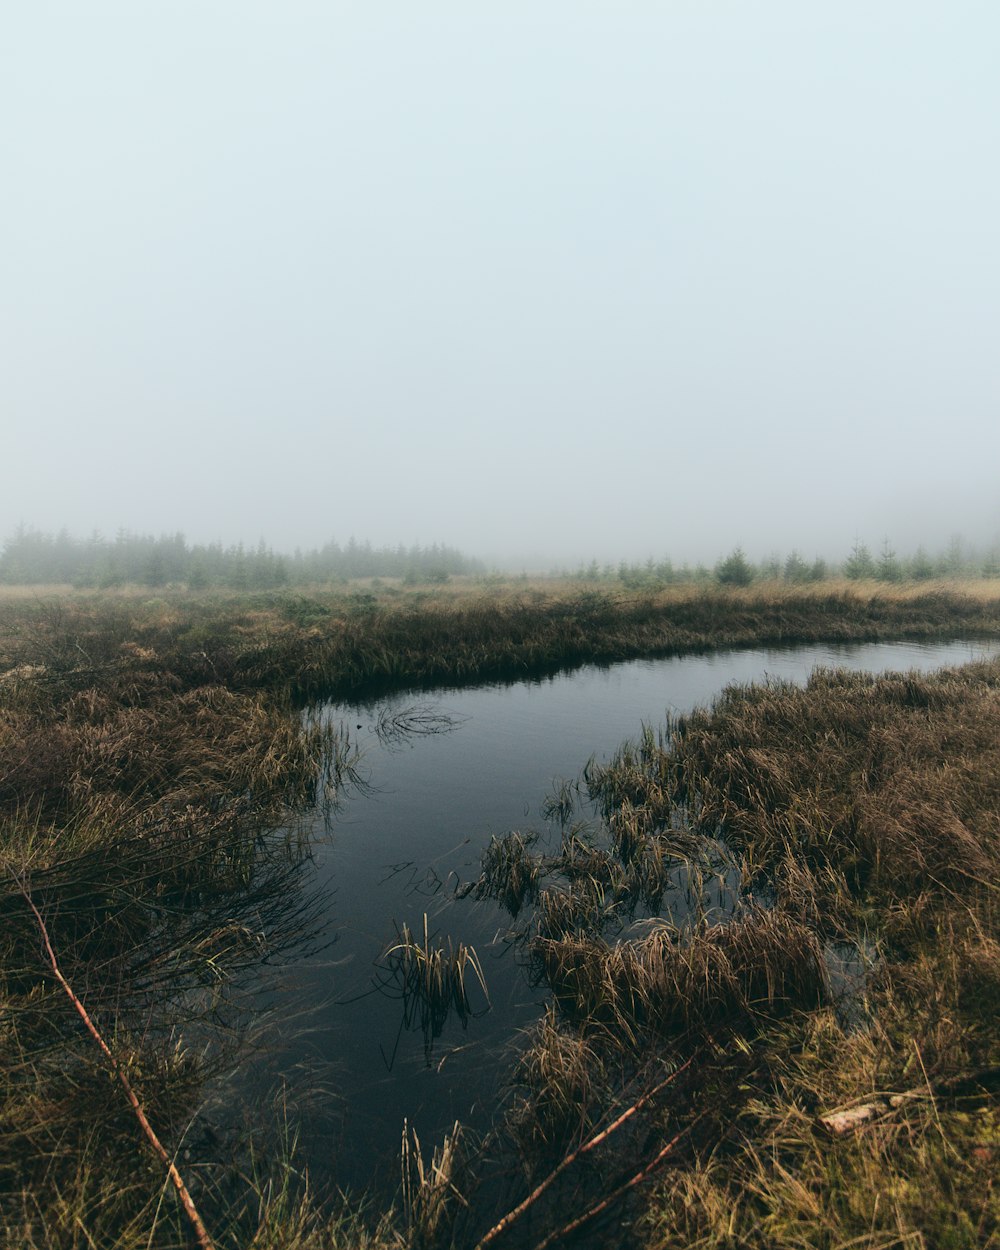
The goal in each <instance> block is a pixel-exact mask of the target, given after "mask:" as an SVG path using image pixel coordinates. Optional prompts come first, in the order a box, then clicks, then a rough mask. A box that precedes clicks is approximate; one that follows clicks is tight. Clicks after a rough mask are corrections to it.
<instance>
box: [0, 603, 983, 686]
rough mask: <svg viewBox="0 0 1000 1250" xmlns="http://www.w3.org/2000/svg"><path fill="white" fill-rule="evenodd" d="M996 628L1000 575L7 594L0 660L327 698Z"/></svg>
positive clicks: (110, 680) (107, 676)
mask: <svg viewBox="0 0 1000 1250" xmlns="http://www.w3.org/2000/svg"><path fill="white" fill-rule="evenodd" d="M998 633H1000V583H992V582H970V583H967V584H954V583H952V584H950V585H947V586H945V585H940V586H928V585H927V584H926V583H920V584H919V585H914V586H910V587H902V586H899V587H892V588H887V587H885V586H878V585H876V584H874V583H870V584H869V583H855V582H850V583H849V582H845V583H842V584H838V585H831V584H830V583H824V584H822V585H821V586H816V587H804V588H796V589H789V588H788V587H787V586H784V585H782V584H774V585H766V584H764V585H758V586H754V587H750V588H747V589H743V590H738V589H731V590H722V589H708V590H706V589H703V588H698V587H690V586H689V587H674V588H670V589H667V590H662V591H658V592H655V593H645V592H642V591H632V592H625V591H616V592H609V591H608V590H607V589H606V588H601V587H594V586H588V585H587V584H585V583H580V584H571V585H570V586H569V587H568V588H567V586H566V584H565V583H558V582H557V583H551V584H546V583H539V584H536V585H527V586H522V585H520V584H518V583H514V584H510V585H506V586H499V587H492V588H490V587H483V586H480V585H478V584H475V583H468V584H466V585H464V586H463V585H457V586H454V587H448V588H445V589H442V590H439V591H433V592H432V591H408V590H405V589H402V588H400V587H385V586H382V587H378V588H375V589H371V588H359V589H355V590H354V591H352V592H350V593H344V592H332V591H317V592H315V593H314V594H311V595H301V594H285V593H273V594H264V595H257V596H254V595H230V596H219V595H205V596H199V595H189V594H181V593H175V594H164V595H163V596H162V597H157V598H153V599H150V598H146V597H143V596H141V595H136V594H131V593H126V592H121V593H119V594H114V595H110V594H94V595H90V594H86V593H75V594H63V595H51V596H50V595H46V594H40V595H32V596H30V597H29V596H25V595H23V594H14V595H3V596H0V666H2V668H3V669H5V670H7V671H10V670H12V669H16V668H18V667H20V666H26V665H30V666H33V667H35V668H36V672H35V676H36V678H37V679H39V680H40V681H41V683H42V684H44V685H46V686H48V687H50V688H55V687H60V688H61V689H62V690H63V691H66V690H69V689H71V688H72V689H93V688H97V689H105V688H108V687H110V688H111V689H112V691H117V690H121V689H122V687H123V685H124V684H125V683H128V682H131V683H132V685H133V686H135V687H136V689H137V690H138V688H139V687H142V686H147V685H150V684H156V683H159V684H161V685H163V684H169V685H172V687H173V688H174V689H192V688H197V687H203V686H224V687H225V688H226V689H228V690H232V691H269V692H272V693H280V694H284V695H288V694H291V695H295V696H298V697H312V696H319V695H324V696H329V695H338V694H346V693H349V692H353V691H357V690H358V689H361V688H364V687H372V686H377V685H383V686H387V685H391V686H395V687H400V686H417V685H420V684H428V683H441V682H445V683H447V682H468V681H485V680H493V679H502V678H516V677H519V676H524V675H526V674H536V673H539V672H544V671H546V670H552V669H556V668H559V667H561V666H567V665H575V664H581V663H588V662H611V661H615V660H625V659H630V658H634V657H637V656H650V655H665V654H676V653H681V652H685V651H693V650H710V649H716V648H722V647H742V646H753V645H760V646H784V645H794V644H797V643H809V642H819V641H826V642H863V641H878V640H881V639H890V638H896V639H898V638H922V639H934V638H948V637H957V636H965V637H973V636H983V637H985V636H996V635H997V634H998ZM37 666H42V667H43V669H44V672H39V671H37Z"/></svg>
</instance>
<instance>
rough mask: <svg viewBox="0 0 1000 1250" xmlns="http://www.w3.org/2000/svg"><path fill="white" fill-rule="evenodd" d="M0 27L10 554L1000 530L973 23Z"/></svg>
mask: <svg viewBox="0 0 1000 1250" xmlns="http://www.w3.org/2000/svg"><path fill="white" fill-rule="evenodd" d="M2 30H3V34H2V38H0V170H2V173H0V433H2V440H0V456H2V464H3V471H2V477H0V482H2V487H0V538H2V537H5V536H9V535H10V534H11V533H12V531H13V529H14V527H15V526H16V525H18V524H19V523H24V524H27V525H30V526H33V527H36V528H38V529H41V530H45V531H55V530H58V529H59V528H61V527H63V526H65V527H68V528H69V530H70V531H71V532H73V533H77V534H80V535H81V536H82V535H85V534H88V533H90V532H92V531H93V530H95V529H96V530H98V531H100V532H101V533H104V534H106V535H113V534H114V533H115V532H116V531H117V530H118V529H119V528H120V527H124V528H127V529H129V530H132V531H136V532H142V533H154V534H159V533H164V532H171V533H173V532H176V531H178V530H179V531H182V532H183V533H184V534H185V535H186V536H187V538H188V539H189V541H192V542H207V541H221V542H223V543H225V544H229V543H234V542H236V541H238V540H243V541H247V542H251V543H256V542H257V540H258V539H260V538H261V537H263V538H265V539H266V541H268V542H269V543H270V544H272V545H273V546H274V547H275V548H277V549H279V550H292V549H293V548H295V547H296V546H301V547H303V548H309V547H312V546H317V545H320V544H322V543H323V542H325V541H327V540H328V539H330V538H336V539H338V540H339V541H342V542H343V541H346V540H347V539H348V538H349V537H350V536H352V535H354V536H355V537H357V538H358V539H359V540H361V539H368V540H370V541H371V542H372V543H374V544H375V545H376V546H379V545H383V544H391V545H395V544H397V543H398V542H405V543H407V544H411V543H415V542H419V543H422V544H429V543H431V542H435V541H436V542H444V543H448V544H451V545H454V546H458V547H460V548H462V549H463V550H464V551H466V552H468V553H470V554H474V555H479V556H481V557H483V558H485V559H487V560H488V561H491V562H494V563H496V564H498V565H504V564H518V563H520V564H524V565H537V566H539V567H541V566H542V565H544V564H546V563H550V564H553V563H559V562H564V563H566V564H572V563H573V562H575V561H584V560H589V559H591V558H597V559H599V560H602V561H605V560H611V561H613V560H618V559H621V558H624V559H637V560H641V559H645V558H646V557H648V556H654V557H655V558H657V559H659V558H661V557H663V556H670V557H671V558H673V559H674V560H675V561H678V562H679V561H686V560H690V561H698V560H704V561H711V560H714V559H715V558H717V557H718V556H720V555H722V554H725V553H726V552H727V551H729V550H730V549H731V548H732V547H734V546H735V545H736V544H741V545H742V546H743V548H744V549H745V550H746V551H747V553H748V554H749V555H750V556H751V557H753V558H760V557H761V556H764V555H766V554H768V553H771V552H782V553H787V552H788V551H790V550H791V549H797V550H798V551H800V552H802V553H803V554H805V555H807V556H810V557H811V556H813V555H815V554H821V555H825V556H827V557H828V558H842V557H843V556H846V555H847V553H848V552H849V550H850V548H851V546H852V545H853V543H854V541H855V539H856V538H857V537H861V538H862V539H864V540H865V541H867V542H868V544H869V545H870V546H871V547H872V549H873V550H874V549H877V548H878V547H880V546H881V543H882V540H883V538H884V536H886V535H888V536H889V537H890V538H891V540H892V543H893V545H894V546H895V547H896V548H897V549H898V550H900V551H901V552H903V551H907V550H910V549H912V548H913V547H914V546H915V545H916V544H917V543H924V544H927V545H929V546H930V547H931V548H933V549H941V548H943V547H944V546H945V545H946V543H947V541H948V539H949V537H950V535H952V534H953V533H962V534H963V535H965V536H966V537H967V538H969V539H971V540H973V541H979V542H988V541H991V540H992V539H993V538H995V537H996V536H997V535H998V534H1000V481H998V470H1000V368H998V362H1000V353H998V342H1000V226H998V223H1000V161H998V159H997V155H998V153H1000V74H998V73H997V69H996V67H997V63H998V56H1000V6H998V5H997V4H995V3H994V0H982V2H979V3H973V2H968V0H949V2H948V3H944V0H939V2H937V3H926V2H924V0H879V2H878V3H873V2H872V0H838V3H836V4H833V3H819V2H817V3H809V4H803V3H802V2H801V0H781V2H778V0H755V2H754V3H752V4H747V3H745V2H742V0H656V2H654V0H607V2H605V3H595V2H592V0H503V3H499V2H493V0H477V2H476V3H469V2H468V0H465V2H464V3H458V2H456V3H442V2H438V0H423V2H421V3H419V4H414V3H412V2H404V0H381V2H380V3H373V2H372V0H359V2H358V3H347V2H344V0H324V2H322V3H318V2H317V3H305V2H303V0H282V2H281V3H278V2H277V0H267V2H262V0H169V3H167V2H166V0H163V2H156V0H127V2H121V3H106V2H104V0H88V3H86V4H79V3H76V2H75V0H72V2H70V0H64V2H62V3H50V2H48V0H31V3H24V4H11V5H8V6H6V7H5V13H4V15H3V19H2Z"/></svg>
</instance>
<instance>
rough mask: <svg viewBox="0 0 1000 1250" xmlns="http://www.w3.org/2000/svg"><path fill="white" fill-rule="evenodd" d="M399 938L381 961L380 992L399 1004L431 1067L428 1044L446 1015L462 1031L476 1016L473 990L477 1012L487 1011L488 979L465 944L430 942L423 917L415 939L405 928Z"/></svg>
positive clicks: (437, 1032) (405, 926)
mask: <svg viewBox="0 0 1000 1250" xmlns="http://www.w3.org/2000/svg"><path fill="white" fill-rule="evenodd" d="M397 939H398V940H397V941H396V942H395V943H394V944H393V945H392V946H390V947H389V949H388V950H387V951H386V952H385V954H384V955H383V956H382V960H381V964H380V966H379V976H378V980H377V984H378V988H379V990H380V991H381V992H382V993H387V994H390V995H392V996H393V997H395V998H399V999H400V1001H401V1002H402V1004H403V1022H402V1024H403V1028H404V1029H411V1028H419V1029H420V1030H421V1032H422V1033H423V1035H424V1048H425V1052H426V1055H427V1060H428V1063H429V1062H430V1051H431V1044H432V1042H433V1041H435V1040H436V1039H437V1038H439V1037H440V1036H441V1031H442V1029H443V1028H444V1025H445V1022H446V1021H447V1019H448V1018H449V1016H452V1015H454V1016H456V1017H457V1018H458V1020H459V1021H460V1023H461V1024H462V1027H463V1028H464V1027H465V1026H466V1025H467V1024H468V1022H469V1020H471V1019H472V1017H473V1016H474V1015H475V1014H476V1012H477V1008H475V1007H473V1004H472V999H471V998H470V996H469V991H470V989H472V988H473V986H474V985H478V986H479V992H480V993H481V994H482V997H483V1000H484V1001H483V1005H482V1007H481V1008H479V1009H478V1010H488V1008H489V992H488V990H487V988H486V978H485V976H484V974H483V968H482V964H481V963H480V962H479V956H478V955H477V954H476V952H475V950H474V949H473V948H472V947H471V946H466V945H465V943H464V942H459V943H458V945H457V946H455V945H454V944H453V943H452V940H451V938H448V943H447V946H445V945H444V944H443V943H438V942H436V941H435V940H434V938H432V936H431V933H430V927H429V922H428V919H427V913H426V912H424V920H423V929H422V932H421V934H420V935H419V936H417V935H414V933H413V932H412V930H411V929H410V927H409V925H407V924H405V923H404V924H403V926H402V928H400V929H398V930H397Z"/></svg>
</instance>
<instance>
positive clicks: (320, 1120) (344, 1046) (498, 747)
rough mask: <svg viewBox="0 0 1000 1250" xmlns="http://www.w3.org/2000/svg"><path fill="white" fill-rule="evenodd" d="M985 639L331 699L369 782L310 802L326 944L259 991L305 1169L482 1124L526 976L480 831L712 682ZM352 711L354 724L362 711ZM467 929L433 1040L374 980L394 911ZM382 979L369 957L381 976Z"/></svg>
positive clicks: (388, 1178)
mask: <svg viewBox="0 0 1000 1250" xmlns="http://www.w3.org/2000/svg"><path fill="white" fill-rule="evenodd" d="M995 651H996V648H995V647H992V648H991V647H989V646H988V645H983V644H969V643H950V644H938V645H931V646H922V645H919V644H913V643H905V644H879V645H863V646H837V647H830V646H816V647H807V648H796V649H790V650H780V651H778V650H747V651H735V652H725V653H715V654H713V655H707V656H687V657H680V658H673V659H664V660H652V661H634V662H631V663H625V664H616V665H613V666H610V667H605V668H598V667H594V666H590V667H586V668H582V669H579V670H577V671H575V672H572V673H567V674H560V675H558V676H555V677H550V678H545V679H543V680H540V681H524V682H520V683H517V684H514V685H494V686H483V687H477V688H473V689H465V690H448V691H442V692H440V693H438V694H436V695H430V696H426V695H425V696H421V697H420V699H419V702H420V704H421V705H422V706H423V707H425V708H426V707H428V706H430V707H432V709H433V712H434V714H435V715H438V716H442V717H447V718H449V719H450V721H451V725H450V728H448V730H447V732H436V733H426V734H417V735H411V736H402V737H401V738H399V739H398V740H397V741H395V742H387V741H386V740H385V737H384V734H380V733H379V732H378V727H379V719H380V717H381V716H382V715H383V713H385V712H386V709H387V707H388V708H389V710H390V712H391V710H393V709H394V708H401V707H403V706H406V705H408V704H412V703H413V702H414V700H413V699H412V698H411V699H407V698H402V699H399V700H397V701H395V703H390V704H388V705H387V704H384V703H383V704H376V705H356V704H355V705H350V704H342V705H334V706H331V707H329V708H328V709H326V710H325V714H326V715H330V716H332V717H333V718H334V719H336V720H338V721H342V722H343V723H344V724H345V725H347V726H349V727H350V731H351V735H352V737H353V738H354V739H355V740H356V741H357V743H358V744H359V746H360V747H361V749H362V752H363V761H362V772H363V773H364V776H365V778H366V780H367V783H368V790H367V792H365V793H357V794H355V795H354V796H353V797H350V798H349V799H348V800H347V802H346V803H345V805H344V806H343V807H342V809H341V810H340V811H339V812H338V813H337V815H336V816H335V818H334V822H333V826H332V828H331V829H330V830H324V826H323V820H322V818H321V816H320V815H319V814H318V813H317V816H316V818H315V822H314V825H315V833H316V849H315V855H314V867H313V870H312V871H313V873H314V877H315V882H314V884H315V886H316V887H317V888H318V889H319V890H321V891H322V892H323V893H324V896H325V898H326V899H327V900H328V907H329V923H330V936H331V937H332V938H334V941H333V942H332V944H331V945H330V946H329V947H328V948H327V949H326V950H325V951H324V952H323V953H322V954H321V955H319V956H314V957H312V958H311V959H309V960H306V961H302V962H300V963H299V964H297V965H295V966H293V967H291V968H288V969H285V970H283V971H282V973H281V975H280V980H279V982H278V983H277V984H276V985H275V986H273V987H272V989H271V991H270V993H269V999H270V1002H271V1015H270V1018H269V1019H270V1023H269V1025H268V1027H267V1029H266V1032H265V1038H266V1045H265V1046H264V1048H263V1049H262V1051H261V1052H260V1054H259V1056H258V1059H257V1060H256V1069H255V1075H254V1078H253V1079H254V1083H255V1085H256V1086H257V1087H258V1088H263V1087H264V1085H266V1084H267V1083H268V1082H272V1083H274V1082H280V1084H281V1085H282V1087H283V1088H284V1089H285V1091H286V1093H285V1097H286V1098H287V1100H288V1102H289V1103H290V1104H291V1108H292V1111H293V1112H294V1116H295V1118H296V1119H298V1120H301V1121H302V1122H303V1124H304V1127H305V1134H304V1135H305V1137H306V1138H307V1144H306V1146H305V1156H306V1158H307V1160H308V1162H309V1165H310V1169H311V1171H312V1174H313V1176H314V1179H316V1180H319V1181H326V1182H332V1183H335V1184H337V1185H340V1186H350V1187H354V1188H362V1187H366V1186H368V1185H370V1184H372V1183H373V1182H375V1183H376V1184H386V1185H390V1186H391V1185H393V1184H394V1181H395V1178H396V1176H397V1175H398V1173H397V1167H398V1164H397V1159H398V1149H399V1142H400V1134H401V1129H402V1125H403V1120H404V1118H406V1119H408V1120H409V1122H410V1124H411V1125H413V1126H414V1127H415V1128H416V1130H417V1132H418V1133H419V1135H420V1139H421V1142H422V1143H424V1145H425V1147H427V1146H429V1145H430V1144H432V1143H434V1142H438V1141H440V1139H441V1138H442V1136H443V1135H444V1133H445V1132H446V1131H448V1129H450V1127H451V1125H452V1123H453V1122H454V1121H455V1120H456V1119H458V1120H461V1121H462V1123H463V1124H466V1125H472V1126H473V1127H478V1128H480V1129H484V1128H485V1127H487V1126H488V1124H489V1120H490V1117H491V1114H492V1112H493V1111H494V1109H495V1107H496V1105H497V1097H498V1094H499V1093H500V1092H502V1089H503V1086H504V1081H505V1078H506V1076H507V1074H508V1072H509V1070H510V1057H511V1055H512V1054H513V1052H514V1049H515V1048H516V1045H517V1039H518V1033H519V1030H523V1029H524V1028H526V1027H527V1026H529V1025H530V1024H531V1023H532V1022H533V1021H534V1020H536V1019H537V1017H538V1014H539V1006H540V1003H541V1002H542V994H541V991H539V990H535V989H532V988H531V986H530V985H529V984H528V982H527V979H526V977H525V974H524V971H523V969H522V968H521V967H520V966H519V965H518V962H517V958H516V953H515V951H514V949H513V948H512V947H511V946H510V944H509V943H507V942H505V941H504V940H503V936H504V933H505V932H506V931H507V930H508V929H509V927H510V918H509V916H507V915H506V914H505V913H503V912H502V911H500V909H499V908H497V907H496V906H495V905H493V904H492V903H484V902H475V901H473V900H471V899H456V898H455V896H454V887H455V884H456V882H457V881H459V880H461V881H469V880H472V879H475V878H476V877H477V876H478V873H479V861H480V855H481V852H482V850H483V848H484V847H485V845H486V844H487V843H488V841H489V838H490V835H491V834H494V833H496V834H501V833H504V832H506V831H508V830H510V829H521V830H528V829H539V828H541V827H542V826H543V821H542V818H541V815H540V806H541V804H542V802H543V800H544V799H545V797H546V795H548V794H549V793H550V792H551V790H552V787H553V782H554V781H555V780H558V779H560V778H567V779H574V778H576V777H577V776H578V775H579V772H580V770H581V769H582V767H583V765H584V764H585V763H586V762H587V760H588V758H589V757H591V756H592V755H593V756H595V757H596V758H597V759H598V760H601V759H606V758H608V757H610V756H611V755H612V754H613V753H614V751H615V750H616V748H617V747H618V746H619V745H620V744H621V742H622V741H623V740H625V739H626V738H634V737H635V736H636V735H637V734H638V732H639V730H640V727H641V724H642V723H643V722H646V723H649V724H652V725H654V726H655V725H658V724H660V723H661V722H662V721H663V719H664V716H665V713H668V712H669V713H679V712H686V711H689V710H691V709H692V708H693V707H695V706H697V705H703V704H707V703H709V702H710V701H711V700H712V699H713V698H714V697H715V696H716V695H717V694H718V693H719V692H720V691H721V690H722V688H723V687H724V686H726V685H728V684H730V683H732V682H750V681H756V680H760V679H762V678H764V677H765V676H771V677H777V678H785V679H791V680H795V681H803V680H804V679H805V678H806V677H807V676H808V674H809V673H810V672H811V671H812V669H813V668H815V667H816V666H819V665H823V666H836V667H845V668H849V669H856V670H866V671H883V670H887V669H902V670H907V669H919V670H930V669H936V668H940V667H945V666H950V665H957V664H962V663H966V662H968V661H970V660H973V659H978V658H981V657H983V656H984V655H985V654H988V653H994V652H995ZM359 725H360V729H359V728H357V727H358V726H359ZM425 913H426V914H427V916H428V922H429V925H430V929H431V932H432V933H436V934H438V936H439V937H442V938H447V937H451V938H452V939H454V940H455V941H456V942H457V941H462V942H465V943H467V944H469V945H471V946H473V947H474V948H475V949H476V951H477V952H478V954H479V957H480V959H481V961H482V965H483V969H484V972H485V976H486V981H487V985H488V988H489V994H490V1004H489V1005H487V1004H486V1003H485V1001H483V1000H482V998H481V996H480V998H479V999H476V998H475V995H473V998H474V1000H475V1001H474V1005H476V1006H480V1007H482V1008H483V1011H482V1014H480V1015H478V1016H477V1017H476V1018H474V1019H472V1020H470V1021H469V1022H468V1023H467V1027H463V1026H462V1024H461V1023H460V1022H459V1021H458V1020H455V1019H452V1020H449V1021H448V1023H447V1024H446V1026H445V1028H444V1030H443V1032H442V1034H441V1036H440V1037H439V1038H437V1039H436V1040H435V1041H434V1042H433V1045H432V1047H431V1049H430V1051H429V1053H428V1049H427V1047H426V1045H425V1038H424V1036H423V1035H422V1033H421V1032H420V1031H419V1029H417V1030H409V1031H408V1030H405V1029H401V1003H400V1001H399V1000H398V997H396V998H394V997H391V996H389V995H388V994H386V993H384V992H378V991H377V990H376V989H375V988H374V984H375V982H376V981H377V980H378V979H379V975H380V974H379V972H378V963H379V960H380V958H381V957H382V956H383V954H384V952H385V951H386V948H387V947H388V946H390V945H391V944H392V942H393V941H394V940H395V936H396V929H395V927H394V926H395V925H397V924H400V925H401V924H402V923H403V922H406V923H408V924H409V925H410V927H411V929H413V930H414V931H415V932H416V931H418V930H420V929H421V928H422V923H423V917H424V914H425ZM383 979H384V974H383Z"/></svg>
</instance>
